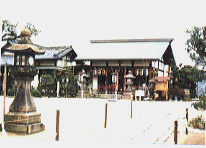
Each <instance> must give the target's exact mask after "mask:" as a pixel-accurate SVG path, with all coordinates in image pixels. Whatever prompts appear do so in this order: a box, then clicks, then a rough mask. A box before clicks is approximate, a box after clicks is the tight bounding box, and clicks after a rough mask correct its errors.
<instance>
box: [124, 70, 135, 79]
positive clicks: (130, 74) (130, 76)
mask: <svg viewBox="0 0 206 148" xmlns="http://www.w3.org/2000/svg"><path fill="white" fill-rule="evenodd" d="M125 78H130V79H134V78H135V76H133V75H132V72H131V71H129V73H128V74H127V75H126V76H125Z"/></svg>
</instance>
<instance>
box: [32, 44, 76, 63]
mask: <svg viewBox="0 0 206 148" xmlns="http://www.w3.org/2000/svg"><path fill="white" fill-rule="evenodd" d="M35 46H37V47H38V48H39V49H40V50H44V51H45V54H43V55H35V59H37V60H41V59H42V60H43V59H60V58H62V57H63V56H65V55H66V54H68V53H69V52H70V51H73V52H74V50H73V48H72V46H57V47H44V46H40V45H35ZM74 53H75V52H74ZM75 54H76V53H75Z"/></svg>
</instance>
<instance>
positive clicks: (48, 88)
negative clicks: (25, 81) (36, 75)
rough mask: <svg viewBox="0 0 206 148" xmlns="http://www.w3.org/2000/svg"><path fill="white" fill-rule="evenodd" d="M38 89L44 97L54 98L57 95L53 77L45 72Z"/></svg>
mask: <svg viewBox="0 0 206 148" xmlns="http://www.w3.org/2000/svg"><path fill="white" fill-rule="evenodd" d="M37 89H38V90H39V91H40V92H41V94H42V95H43V96H54V95H55V93H56V85H55V80H54V78H53V75H52V74H48V73H46V72H44V73H43V74H42V75H41V79H40V83H39V84H38V87H37Z"/></svg>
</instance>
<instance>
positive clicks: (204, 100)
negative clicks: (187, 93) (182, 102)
mask: <svg viewBox="0 0 206 148" xmlns="http://www.w3.org/2000/svg"><path fill="white" fill-rule="evenodd" d="M192 106H194V108H195V109H197V110H198V109H204V110H205V109H206V95H205V94H204V93H203V94H201V95H200V97H199V101H198V102H195V103H192Z"/></svg>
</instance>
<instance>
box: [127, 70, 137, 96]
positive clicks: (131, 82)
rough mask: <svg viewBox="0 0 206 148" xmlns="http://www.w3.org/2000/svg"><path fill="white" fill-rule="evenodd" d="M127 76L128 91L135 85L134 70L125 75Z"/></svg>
mask: <svg viewBox="0 0 206 148" xmlns="http://www.w3.org/2000/svg"><path fill="white" fill-rule="evenodd" d="M125 78H126V79H127V82H126V84H127V86H128V87H127V89H126V92H132V85H133V79H134V78H135V77H134V76H133V75H132V72H131V71H129V73H128V74H127V75H126V76H125Z"/></svg>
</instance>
